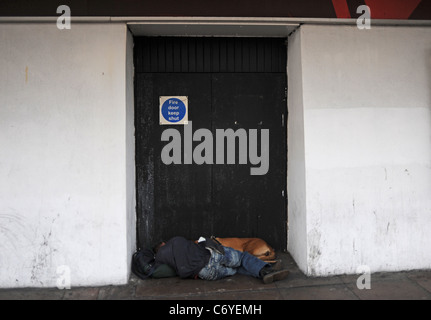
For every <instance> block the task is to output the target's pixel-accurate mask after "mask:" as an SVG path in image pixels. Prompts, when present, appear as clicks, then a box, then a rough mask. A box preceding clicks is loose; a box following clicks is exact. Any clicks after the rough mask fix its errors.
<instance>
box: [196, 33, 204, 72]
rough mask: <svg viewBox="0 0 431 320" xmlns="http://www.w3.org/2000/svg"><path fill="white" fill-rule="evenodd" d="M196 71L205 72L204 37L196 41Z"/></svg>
mask: <svg viewBox="0 0 431 320" xmlns="http://www.w3.org/2000/svg"><path fill="white" fill-rule="evenodd" d="M196 72H204V46H203V42H202V38H200V39H198V40H197V41H196Z"/></svg>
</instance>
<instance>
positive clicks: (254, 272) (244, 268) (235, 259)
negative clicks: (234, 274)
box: [220, 247, 289, 283]
mask: <svg viewBox="0 0 431 320" xmlns="http://www.w3.org/2000/svg"><path fill="white" fill-rule="evenodd" d="M224 250H225V255H224V256H223V258H222V259H221V261H220V262H221V263H222V264H224V265H226V266H228V267H231V268H238V269H237V271H238V273H240V274H245V275H248V276H253V277H255V278H260V279H262V281H263V282H264V283H271V282H273V281H278V280H283V279H285V278H286V277H287V276H288V274H289V271H287V270H277V271H276V270H274V269H273V268H272V266H271V265H270V264H268V263H266V262H265V261H262V260H261V259H259V258H256V257H255V256H253V255H251V254H249V253H248V252H241V251H237V250H234V249H232V248H227V247H224Z"/></svg>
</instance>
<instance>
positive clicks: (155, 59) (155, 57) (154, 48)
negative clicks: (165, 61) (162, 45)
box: [150, 38, 159, 72]
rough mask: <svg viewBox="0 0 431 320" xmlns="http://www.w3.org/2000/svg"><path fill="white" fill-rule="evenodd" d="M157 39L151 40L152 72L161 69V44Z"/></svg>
mask: <svg viewBox="0 0 431 320" xmlns="http://www.w3.org/2000/svg"><path fill="white" fill-rule="evenodd" d="M158 42H159V41H158V39H157V38H150V72H157V70H158V69H159V50H158V49H159V43H158Z"/></svg>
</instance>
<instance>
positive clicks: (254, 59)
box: [248, 39, 257, 72]
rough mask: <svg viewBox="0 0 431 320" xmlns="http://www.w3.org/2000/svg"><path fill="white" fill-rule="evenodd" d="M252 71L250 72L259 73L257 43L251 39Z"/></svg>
mask: <svg viewBox="0 0 431 320" xmlns="http://www.w3.org/2000/svg"><path fill="white" fill-rule="evenodd" d="M249 48H250V69H249V70H248V72H257V43H256V39H249Z"/></svg>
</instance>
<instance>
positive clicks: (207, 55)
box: [202, 38, 212, 73]
mask: <svg viewBox="0 0 431 320" xmlns="http://www.w3.org/2000/svg"><path fill="white" fill-rule="evenodd" d="M202 45H203V64H204V70H203V72H208V73H210V72H211V70H212V60H211V39H210V38H203V42H202Z"/></svg>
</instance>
